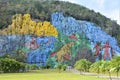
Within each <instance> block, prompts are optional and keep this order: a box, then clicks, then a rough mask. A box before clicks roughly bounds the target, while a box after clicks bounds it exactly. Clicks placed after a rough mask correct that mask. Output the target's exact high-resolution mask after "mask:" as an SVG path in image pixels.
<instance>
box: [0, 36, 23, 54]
mask: <svg viewBox="0 0 120 80" xmlns="http://www.w3.org/2000/svg"><path fill="white" fill-rule="evenodd" d="M24 44H25V38H24V37H23V36H16V35H12V36H9V35H6V36H5V35H1V36H0V55H1V56H2V55H4V54H6V53H13V52H14V51H15V50H16V49H17V48H18V47H23V46H24Z"/></svg>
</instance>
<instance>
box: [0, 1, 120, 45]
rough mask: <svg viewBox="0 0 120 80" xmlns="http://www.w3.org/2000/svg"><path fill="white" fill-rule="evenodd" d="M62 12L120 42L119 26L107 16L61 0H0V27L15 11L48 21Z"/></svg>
mask: <svg viewBox="0 0 120 80" xmlns="http://www.w3.org/2000/svg"><path fill="white" fill-rule="evenodd" d="M56 11H58V12H63V13H64V14H65V15H66V16H73V17H74V18H76V19H78V20H86V21H90V22H93V23H95V24H96V25H98V26H100V27H101V28H102V30H104V31H105V32H107V33H109V34H110V35H112V36H114V37H115V38H117V40H118V42H119V43H120V38H119V37H120V34H119V31H120V26H119V25H118V24H117V23H116V22H115V21H111V20H110V19H109V18H106V17H105V16H103V15H101V14H100V13H95V12H94V11H93V10H89V9H87V8H85V7H83V6H80V5H76V4H72V3H69V2H62V1H54V0H53V1H49V0H42V1H41V0H1V1H0V28H1V29H2V28H5V27H7V26H8V24H10V23H11V16H12V15H14V14H16V13H22V14H24V13H30V14H31V16H32V19H34V20H36V21H39V20H41V21H44V20H47V21H50V15H51V14H52V13H53V12H56Z"/></svg>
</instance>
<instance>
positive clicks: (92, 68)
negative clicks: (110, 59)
mask: <svg viewBox="0 0 120 80" xmlns="http://www.w3.org/2000/svg"><path fill="white" fill-rule="evenodd" d="M101 65H102V61H98V62H95V63H93V64H92V65H91V66H90V69H89V70H90V71H91V72H97V73H99V72H100V66H101Z"/></svg>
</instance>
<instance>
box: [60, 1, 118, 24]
mask: <svg viewBox="0 0 120 80" xmlns="http://www.w3.org/2000/svg"><path fill="white" fill-rule="evenodd" d="M61 1H69V2H71V3H76V4H80V5H82V6H85V7H87V8H89V9H91V10H94V11H95V12H100V13H101V14H102V15H104V16H106V17H108V18H110V19H111V20H115V21H117V23H118V24H119V25H120V0H61Z"/></svg>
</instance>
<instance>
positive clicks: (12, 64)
mask: <svg viewBox="0 0 120 80" xmlns="http://www.w3.org/2000/svg"><path fill="white" fill-rule="evenodd" d="M0 67H1V71H3V72H5V73H8V72H23V71H25V68H26V64H25V63H22V62H18V61H16V60H14V59H9V58H4V59H0Z"/></svg>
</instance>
